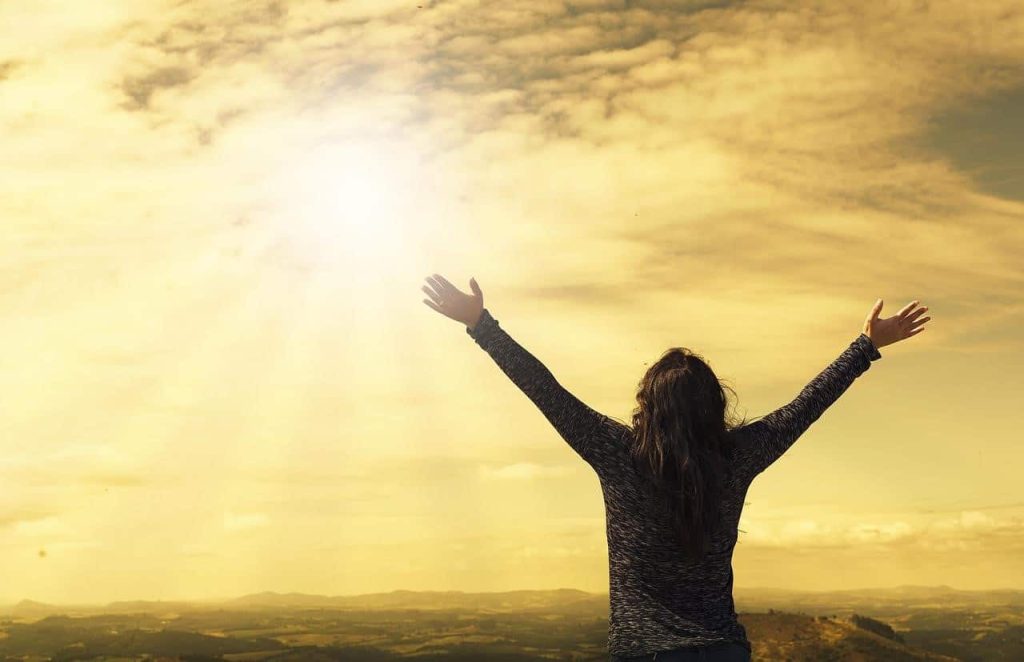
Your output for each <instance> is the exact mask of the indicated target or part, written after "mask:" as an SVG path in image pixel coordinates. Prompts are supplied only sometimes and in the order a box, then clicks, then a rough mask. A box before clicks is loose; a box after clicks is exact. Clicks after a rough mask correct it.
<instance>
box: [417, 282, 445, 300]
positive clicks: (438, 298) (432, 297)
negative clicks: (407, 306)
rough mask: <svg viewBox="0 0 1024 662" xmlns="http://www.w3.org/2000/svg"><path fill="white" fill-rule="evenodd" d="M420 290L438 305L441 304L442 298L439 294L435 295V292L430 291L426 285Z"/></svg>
mask: <svg viewBox="0 0 1024 662" xmlns="http://www.w3.org/2000/svg"><path fill="white" fill-rule="evenodd" d="M420 289H422V290H423V291H424V292H426V293H427V296H428V297H430V298H431V299H432V300H433V301H434V303H436V304H438V305H440V304H441V297H440V296H438V295H437V294H434V290H432V289H430V288H429V287H427V286H426V285H424V286H423V287H421V288H420Z"/></svg>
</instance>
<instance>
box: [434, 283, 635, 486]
mask: <svg viewBox="0 0 1024 662" xmlns="http://www.w3.org/2000/svg"><path fill="white" fill-rule="evenodd" d="M427 281H428V282H429V283H430V284H431V286H432V288H433V289H431V288H428V287H427V286H426V285H424V286H423V288H422V289H423V291H424V292H426V293H427V294H428V295H429V296H430V299H431V300H429V301H428V300H427V299H424V300H423V303H425V304H427V305H428V306H429V307H431V308H433V309H434V310H436V311H438V312H439V313H441V314H443V315H445V316H446V317H449V318H451V319H453V320H455V321H457V322H461V323H463V324H465V325H466V333H467V334H469V336H470V337H471V338H473V340H474V341H476V343H477V344H478V345H479V346H480V347H481V348H483V349H484V350H485V351H486V352H487V353H488V354H489V355H490V357H491V358H492V359H494V362H495V363H497V364H498V367H499V368H501V370H502V372H504V373H505V374H506V375H508V377H509V379H511V380H512V382H513V383H514V384H515V385H516V386H518V387H519V388H520V390H522V391H523V393H525V394H526V396H527V397H528V398H530V400H531V401H533V403H534V404H535V405H536V406H537V408H538V409H540V411H541V413H543V414H544V416H545V417H546V418H547V419H548V421H549V422H550V423H551V424H552V425H553V426H554V428H555V430H556V431H557V432H558V434H559V435H561V437H562V438H563V439H564V440H565V441H566V442H567V443H568V444H569V446H570V447H572V449H573V450H574V451H576V453H577V455H579V456H580V457H582V458H583V459H584V460H585V461H586V462H587V463H588V464H590V465H591V466H592V467H594V468H595V469H598V468H599V467H602V466H604V465H607V464H610V463H612V462H614V461H616V460H614V459H613V457H612V454H611V452H610V448H608V447H607V446H604V445H602V444H601V443H594V437H595V434H596V433H597V431H598V428H599V427H600V426H601V425H602V424H607V427H608V428H609V429H610V430H613V429H617V428H614V427H613V426H614V425H615V423H614V421H612V419H610V418H608V417H607V416H605V415H603V414H601V413H599V412H597V411H595V410H593V409H591V408H590V407H588V406H587V405H585V404H584V403H583V402H582V401H580V400H579V398H577V397H575V396H574V395H573V394H572V393H570V392H569V391H568V390H566V389H565V388H564V387H563V386H562V385H561V384H559V383H558V381H557V380H556V379H555V377H554V375H552V374H551V371H550V370H548V369H547V367H545V366H544V364H543V363H541V362H540V361H539V360H538V359H537V358H536V357H535V356H533V355H532V354H530V353H529V352H528V351H526V349H524V348H523V347H522V346H521V345H520V344H519V343H517V342H516V341H515V340H513V339H512V337H511V336H509V335H508V333H506V332H505V330H504V329H502V328H501V327H500V326H499V325H498V322H497V320H495V319H494V318H493V317H491V314H490V311H488V310H487V309H486V308H484V307H483V292H481V291H480V287H479V286H478V285H477V283H476V280H475V279H471V280H470V287H471V288H472V290H473V294H472V295H468V294H466V293H464V292H461V291H459V289H458V288H456V287H455V286H454V285H452V284H451V283H449V282H448V281H447V280H446V279H445V278H443V277H442V276H440V275H438V274H434V275H433V277H431V278H427Z"/></svg>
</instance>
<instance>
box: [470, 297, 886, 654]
mask: <svg viewBox="0 0 1024 662" xmlns="http://www.w3.org/2000/svg"><path fill="white" fill-rule="evenodd" d="M466 333H468V334H469V335H470V336H471V337H472V338H473V340H474V341H476V343H477V344H478V345H480V347H482V348H483V349H484V350H485V351H486V352H487V353H488V354H489V355H490V357H491V358H492V359H494V361H495V363H497V364H498V367H499V368H501V370H502V371H503V372H504V373H505V374H506V375H508V377H509V378H510V379H511V380H512V381H513V382H514V383H515V385H516V386H518V387H519V388H520V389H521V390H522V391H523V392H524V393H525V394H526V395H527V397H529V398H530V400H532V401H533V403H534V404H535V405H536V406H537V407H538V408H539V409H540V411H541V412H542V413H543V414H544V416H545V417H546V418H547V419H548V421H549V422H550V423H551V424H552V425H553V426H554V428H555V430H556V431H557V432H558V434H559V435H560V436H561V437H562V438H563V439H564V440H565V441H566V442H567V443H568V444H569V446H570V447H571V448H572V449H573V450H574V451H575V452H576V453H577V454H578V455H579V456H580V457H582V458H583V459H584V460H585V461H586V462H587V463H588V464H589V465H590V466H591V467H593V469H594V470H595V471H596V472H597V476H598V478H599V479H600V483H601V491H602V492H603V493H604V506H605V519H606V533H607V538H608V577H609V619H608V652H609V653H611V654H615V655H621V656H633V655H644V654H649V653H653V652H656V651H663V650H670V649H673V648H679V647H685V646H708V645H712V644H716V643H720V642H726V641H734V642H737V643H739V644H741V645H743V646H744V647H746V648H747V649H750V642H749V641H748V639H747V635H746V630H745V629H744V627H743V626H742V625H741V624H740V622H739V620H738V619H737V616H736V610H735V606H734V603H733V597H732V587H733V573H732V552H733V548H734V547H735V545H736V538H737V533H738V531H737V528H738V524H739V519H740V512H741V511H742V509H743V501H744V498H745V496H746V493H747V489H748V487H749V486H750V483H751V481H753V479H754V478H755V477H756V476H757V475H758V474H759V473H761V472H762V471H764V470H765V469H766V468H767V467H768V466H769V465H771V464H772V463H773V462H774V461H775V460H777V459H778V458H779V457H781V456H782V454H783V453H785V452H786V450H787V449H788V448H789V447H790V446H792V445H793V443H794V442H795V441H796V440H797V438H798V437H799V436H800V435H801V434H803V432H804V431H805V430H806V429H807V428H808V427H809V426H810V425H811V424H812V423H813V422H814V421H816V420H817V419H818V417H820V416H821V414H822V413H823V412H824V411H825V409H826V408H828V406H829V405H831V404H832V403H833V402H835V401H836V400H837V399H838V398H839V396H840V395H842V394H843V392H844V391H845V390H846V389H847V388H848V387H849V386H850V384H851V383H853V380H854V379H856V378H857V377H858V376H860V375H861V374H862V373H863V372H864V371H866V370H867V369H868V368H869V367H870V366H871V361H873V360H875V359H879V358H881V354H879V352H878V348H876V347H875V345H874V343H873V342H872V341H871V339H870V338H868V336H866V335H865V334H863V333H862V334H860V335H859V336H858V337H857V338H856V339H854V340H853V342H851V343H850V345H849V346H848V347H847V348H846V349H844V350H843V352H842V353H841V354H840V355H839V356H838V357H837V358H836V359H835V360H834V361H832V363H830V364H829V365H828V366H827V367H826V368H825V369H824V370H822V371H821V373H819V374H818V375H817V376H816V377H815V378H814V379H812V380H811V382H810V383H809V384H807V386H805V387H804V388H803V389H802V390H801V391H800V394H799V395H797V397H796V398H795V399H794V400H793V401H792V402H791V403H789V404H787V405H786V406H784V407H781V408H779V409H777V410H776V411H773V412H772V413H770V414H768V415H766V416H763V417H762V418H760V419H758V420H755V421H753V422H751V423H749V424H747V425H744V426H742V427H739V428H735V429H733V430H732V431H731V432H730V433H731V434H733V435H735V437H734V439H735V441H736V453H735V459H734V467H733V468H734V471H733V476H732V477H731V478H730V479H729V480H728V481H727V484H726V489H725V494H726V497H725V499H724V501H723V503H722V509H723V515H724V516H723V522H724V524H723V526H722V527H721V529H720V530H719V531H717V532H715V534H714V535H713V536H712V541H711V542H712V545H711V550H712V551H711V552H710V553H709V554H708V555H707V556H706V557H705V559H704V560H702V561H700V562H695V561H687V560H685V559H683V557H682V553H681V551H679V550H678V549H677V547H676V545H677V543H676V542H675V541H674V540H675V536H674V535H673V533H672V529H671V526H670V519H669V512H668V509H667V506H666V505H665V504H663V503H660V502H655V501H653V500H652V497H650V496H647V494H648V492H647V491H645V490H644V489H643V488H642V484H641V483H640V480H641V475H640V473H639V472H638V471H637V470H636V469H635V464H634V463H633V461H632V459H631V457H630V455H629V448H630V444H631V443H632V429H631V428H630V427H629V426H627V425H624V424H622V423H620V422H618V421H616V420H613V419H612V418H609V417H608V416H605V415H604V414H601V413H600V412H597V411H595V410H593V409H591V408H590V407H588V406H587V405H585V404H584V403H583V402H581V401H580V400H579V399H577V398H576V397H575V396H573V395H572V394H571V393H570V392H569V391H567V390H566V389H565V388H564V387H562V386H561V385H560V384H559V383H558V382H557V381H556V380H555V378H554V376H553V375H552V374H551V372H550V371H549V370H548V369H547V368H546V367H545V366H544V365H543V364H542V363H541V362H540V361H539V360H538V359H537V358H535V357H534V356H533V355H532V354H530V353H529V352H527V351H526V350H525V349H524V348H523V347H522V346H520V345H519V343H517V342H516V341H515V340H513V339H512V338H511V337H510V336H509V335H508V333H506V332H505V330H504V329H502V328H501V327H500V326H499V325H498V322H497V321H496V320H495V319H494V318H493V317H491V314H490V312H489V311H488V310H487V309H486V308H485V309H484V310H483V314H482V315H481V317H480V319H479V321H478V322H477V324H476V326H474V327H473V328H472V329H470V328H468V327H467V329H466Z"/></svg>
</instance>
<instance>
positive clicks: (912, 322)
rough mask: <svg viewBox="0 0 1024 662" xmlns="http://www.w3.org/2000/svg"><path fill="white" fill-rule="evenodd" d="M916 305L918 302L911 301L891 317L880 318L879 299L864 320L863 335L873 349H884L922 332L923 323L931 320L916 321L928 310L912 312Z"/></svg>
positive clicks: (923, 308) (926, 308) (920, 309)
mask: <svg viewBox="0 0 1024 662" xmlns="http://www.w3.org/2000/svg"><path fill="white" fill-rule="evenodd" d="M918 303H920V302H919V301H911V302H910V303H908V304H907V305H905V306H903V308H902V309H901V310H900V312H898V313H896V314H895V315H893V316H892V317H885V318H880V317H878V314H879V313H880V312H882V300H881V299H879V300H878V301H876V302H875V305H874V307H873V308H872V309H871V312H870V313H868V316H867V319H865V320H864V335H866V336H867V337H868V338H871V342H873V343H875V347H885V346H886V345H891V344H893V343H894V342H899V341H900V340H905V339H906V338H909V337H910V336H916V335H917V334H918V333H920V332H922V331H924V323H925V322H927V321H928V320H930V319H931V317H925V318H924V319H918V318H919V317H920V316H921V314H922V313H924V311H926V310H928V306H922V307H920V308H918V309H917V310H914V307H915V306H917V304H918ZM911 311H913V312H911Z"/></svg>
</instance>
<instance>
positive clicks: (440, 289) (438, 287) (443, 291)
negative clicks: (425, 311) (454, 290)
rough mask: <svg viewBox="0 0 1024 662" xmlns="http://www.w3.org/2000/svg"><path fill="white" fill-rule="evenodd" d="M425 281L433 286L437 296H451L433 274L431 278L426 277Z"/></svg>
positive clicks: (449, 291)
mask: <svg viewBox="0 0 1024 662" xmlns="http://www.w3.org/2000/svg"><path fill="white" fill-rule="evenodd" d="M427 281H428V282H429V283H430V284H431V285H433V286H434V289H435V290H437V293H438V294H441V295H447V296H450V295H451V290H449V289H448V287H447V286H446V285H445V284H444V283H442V282H441V281H440V280H438V277H437V274H434V275H433V276H428V277H427Z"/></svg>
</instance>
